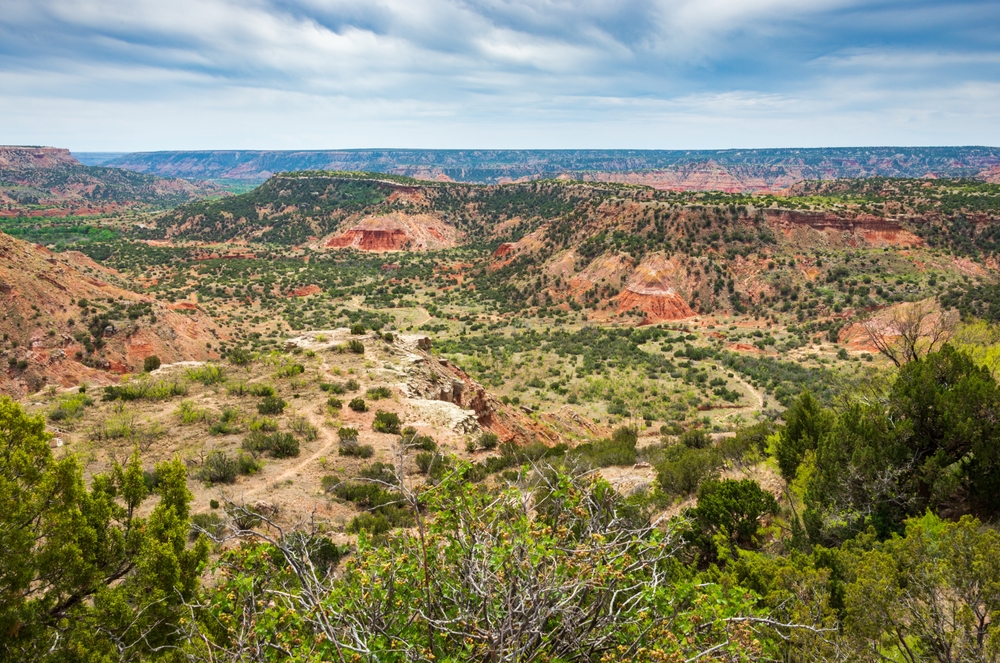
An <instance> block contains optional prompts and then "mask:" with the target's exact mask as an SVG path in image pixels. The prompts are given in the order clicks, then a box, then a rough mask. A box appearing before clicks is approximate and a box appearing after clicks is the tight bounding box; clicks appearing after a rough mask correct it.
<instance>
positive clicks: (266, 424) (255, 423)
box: [247, 417, 278, 433]
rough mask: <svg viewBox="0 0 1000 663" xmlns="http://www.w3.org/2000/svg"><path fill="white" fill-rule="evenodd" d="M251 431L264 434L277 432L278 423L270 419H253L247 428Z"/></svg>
mask: <svg viewBox="0 0 1000 663" xmlns="http://www.w3.org/2000/svg"><path fill="white" fill-rule="evenodd" d="M247 428H249V429H250V430H252V431H262V432H264V433H273V432H274V431H276V430H278V422H277V420H275V419H271V418H270V417H254V418H253V419H252V420H251V421H250V424H249V425H248V426H247Z"/></svg>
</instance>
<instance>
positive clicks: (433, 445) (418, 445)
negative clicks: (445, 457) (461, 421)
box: [403, 434, 438, 451]
mask: <svg viewBox="0 0 1000 663" xmlns="http://www.w3.org/2000/svg"><path fill="white" fill-rule="evenodd" d="M403 437H404V440H405V442H406V446H407V447H409V448H410V449H422V450H423V451H436V450H437V448H438V445H437V442H435V441H434V438H433V437H431V436H430V435H416V434H413V435H409V436H405V435H404V436H403Z"/></svg>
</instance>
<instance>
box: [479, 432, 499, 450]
mask: <svg viewBox="0 0 1000 663" xmlns="http://www.w3.org/2000/svg"><path fill="white" fill-rule="evenodd" d="M499 445H500V437H499V436H498V435H497V434H496V433H483V434H482V435H480V436H479V446H480V447H482V448H483V449H486V450H487V451H492V450H494V449H496V448H497V447H498V446H499Z"/></svg>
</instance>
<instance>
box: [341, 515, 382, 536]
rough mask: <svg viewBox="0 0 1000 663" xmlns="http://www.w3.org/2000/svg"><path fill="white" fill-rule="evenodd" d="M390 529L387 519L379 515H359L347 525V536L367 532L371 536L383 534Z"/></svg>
mask: <svg viewBox="0 0 1000 663" xmlns="http://www.w3.org/2000/svg"><path fill="white" fill-rule="evenodd" d="M391 529H392V525H390V524H389V519H388V518H386V517H385V516H383V515H382V514H380V513H359V514H358V515H356V516H354V518H352V519H351V522H349V523H347V533H348V534H358V533H359V532H361V531H365V532H368V534H370V535H372V536H379V535H381V534H385V533H386V532H388V531H389V530H391Z"/></svg>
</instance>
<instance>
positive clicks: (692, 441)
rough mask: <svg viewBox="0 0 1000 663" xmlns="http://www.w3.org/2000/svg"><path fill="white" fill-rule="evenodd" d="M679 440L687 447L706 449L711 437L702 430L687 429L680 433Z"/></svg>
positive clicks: (710, 443)
mask: <svg viewBox="0 0 1000 663" xmlns="http://www.w3.org/2000/svg"><path fill="white" fill-rule="evenodd" d="M680 442H681V444H683V445H684V446H685V447H687V448H688V449H707V448H708V447H710V446H711V445H712V438H711V437H709V435H708V433H706V432H705V431H703V430H689V431H688V432H686V433H684V434H683V435H681V438H680Z"/></svg>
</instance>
